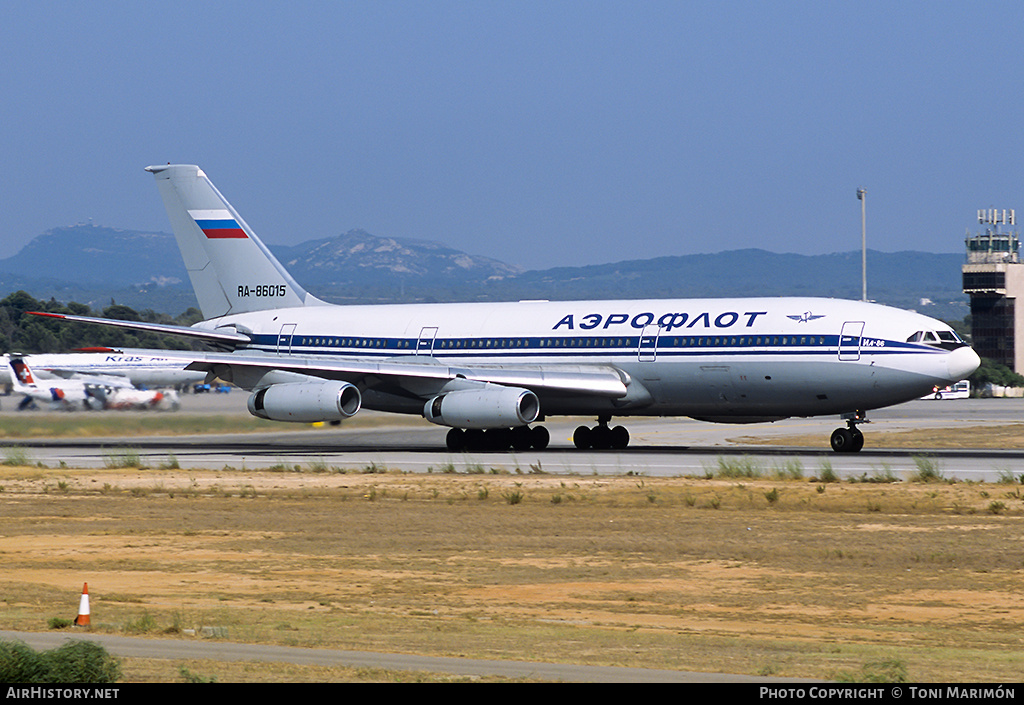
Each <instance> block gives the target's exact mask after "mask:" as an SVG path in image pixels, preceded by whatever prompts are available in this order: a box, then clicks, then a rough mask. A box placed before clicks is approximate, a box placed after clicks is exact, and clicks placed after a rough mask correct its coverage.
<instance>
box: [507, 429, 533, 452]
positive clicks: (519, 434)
mask: <svg viewBox="0 0 1024 705" xmlns="http://www.w3.org/2000/svg"><path fill="white" fill-rule="evenodd" d="M509 433H510V434H511V435H512V449H513V450H529V449H530V446H531V445H533V433H532V429H531V428H530V427H529V426H518V427H516V428H513V429H512V430H511V431H509Z"/></svg>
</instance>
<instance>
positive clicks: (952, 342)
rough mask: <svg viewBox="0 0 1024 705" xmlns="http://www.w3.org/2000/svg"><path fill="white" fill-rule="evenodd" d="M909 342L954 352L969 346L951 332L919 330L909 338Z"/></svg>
mask: <svg viewBox="0 0 1024 705" xmlns="http://www.w3.org/2000/svg"><path fill="white" fill-rule="evenodd" d="M907 342H908V343H924V344H925V345H934V346H935V347H938V348H943V349H945V350H953V349H955V348H959V347H962V346H964V345H966V344H967V343H965V342H964V341H963V340H961V339H960V336H959V335H957V334H956V333H955V332H954V331H951V330H940V331H931V330H919V331H917V332H916V333H914V334H913V335H912V336H910V337H909V338H907Z"/></svg>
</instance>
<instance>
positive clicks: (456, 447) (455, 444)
mask: <svg viewBox="0 0 1024 705" xmlns="http://www.w3.org/2000/svg"><path fill="white" fill-rule="evenodd" d="M445 443H446V444H447V445H448V450H450V451H455V452H459V451H463V450H465V449H466V432H465V431H463V430H462V429H461V428H452V429H449V431H448V435H447V436H445Z"/></svg>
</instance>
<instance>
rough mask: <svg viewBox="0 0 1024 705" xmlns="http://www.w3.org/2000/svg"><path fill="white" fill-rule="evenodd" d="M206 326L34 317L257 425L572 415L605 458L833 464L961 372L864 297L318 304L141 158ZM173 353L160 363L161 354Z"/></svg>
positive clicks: (490, 424)
mask: <svg viewBox="0 0 1024 705" xmlns="http://www.w3.org/2000/svg"><path fill="white" fill-rule="evenodd" d="M146 171H147V172H149V173H151V174H153V176H154V177H155V179H156V183H157V187H158V189H159V191H160V194H161V196H162V199H163V201H164V205H165V207H166V209H167V213H168V217H169V219H170V222H171V226H172V229H173V231H174V234H175V238H176V239H177V242H178V246H179V249H180V250H181V253H182V257H183V259H184V261H185V265H186V268H187V269H188V272H189V277H190V278H191V282H192V286H193V288H194V290H195V294H196V298H197V300H198V302H199V305H200V308H201V310H202V313H203V315H204V317H205V320H203V321H200V322H199V323H196V324H195V325H193V326H191V327H185V326H171V325H166V324H151V323H139V322H129V321H117V320H111V319H97V318H89V317H84V316H75V315H70V314H54V313H37V314H36V315H42V316H50V317H54V318H60V319H64V320H69V321H82V322H87V323H94V324H101V325H112V326H120V327H124V328H130V329H136V330H148V331H152V332H158V333H164V334H175V335H182V336H186V337H189V338H192V339H198V340H201V341H204V342H205V343H207V344H208V345H209V346H210V347H211V348H212V349H213V350H212V351H211V352H206V353H202V352H200V353H189V354H188V355H189V358H188V359H189V369H192V370H203V371H206V372H207V374H208V375H210V376H213V375H216V376H218V377H220V378H221V379H223V380H226V381H228V382H231V383H233V384H235V385H236V386H238V387H241V388H242V389H245V390H247V391H249V392H251V394H250V396H249V399H248V409H249V411H250V413H252V414H253V415H255V416H258V417H261V418H264V419H271V420H275V421H292V422H323V421H330V422H340V421H341V420H343V419H346V418H349V417H351V416H352V415H353V414H355V413H357V412H358V411H359V410H360V409H361V408H364V407H365V408H368V409H374V410H379V411H388V412H395V413H405V414H416V415H420V416H423V417H424V418H426V419H427V420H428V421H430V422H432V423H435V424H439V425H442V426H447V427H449V428H450V430H449V431H448V434H447V436H446V445H447V446H448V448H449V449H450V450H452V451H461V450H467V449H469V450H503V449H508V448H510V447H511V448H514V449H524V448H536V449H542V448H545V447H547V445H548V443H549V441H550V434H549V432H548V431H547V429H546V428H545V427H544V426H542V425H538V424H539V423H541V422H543V421H544V420H546V419H548V418H550V417H552V416H587V417H593V418H596V425H593V426H590V425H581V426H580V427H579V428H577V429H576V431H575V433H574V434H573V437H572V441H573V444H574V445H575V446H576V447H577V448H580V449H588V448H593V449H606V448H613V449H622V448H625V447H627V446H628V444H629V432H628V430H627V429H626V428H625V427H623V426H612V425H611V421H612V419H613V418H614V417H629V416H662V417H668V416H687V417H692V418H695V419H702V420H707V421H712V422H724V423H754V422H766V421H776V420H780V419H784V418H788V417H794V416H795V417H815V416H824V415H839V416H840V418H841V419H844V420H845V421H846V426H845V427H840V428H837V429H836V430H835V431H833V433H832V435H831V437H830V443H831V446H832V448H833V450H835V451H836V452H856V451H859V450H860V449H861V448H862V447H863V445H864V435H863V433H862V432H861V430H860V429H859V426H860V425H861V424H863V423H866V422H867V421H868V419H867V416H866V412H867V411H869V410H872V409H878V408H881V407H886V406H891V405H894V404H900V403H902V402H906V401H910V400H913V399H918V398H920V397H921V396H923V395H925V394H926V393H928V392H929V391H930V390H932V389H933V388H934V387H935V386H936V385H938V386H943V387H944V386H946V385H948V384H952V383H954V382H957V381H959V380H961V379H963V378H965V377H967V376H968V375H969V374H970V373H971V372H973V371H974V370H975V369H976V368H977V367H978V366H979V364H980V359H979V357H978V355H977V354H976V353H975V352H974V350H972V349H971V348H970V347H969V346H968V345H967V344H966V343H965V342H964V341H963V340H961V339H960V337H959V336H958V335H957V334H956V332H955V331H953V329H952V328H950V326H948V325H946V324H945V323H942V322H941V321H938V320H935V319H932V318H929V317H926V316H923V315H921V314H918V313H914V312H910V311H903V310H899V309H896V308H891V307H887V306H883V305H879V304H874V303H867V302H860V301H845V300H835V299H827V298H796V297H786V298H721V299H666V300H660V299H647V300H604V301H520V302H502V303H447V304H386V305H358V306H356V305H333V304H329V303H326V302H324V301H322V300H320V299H317V298H316V297H314V296H313V295H312V294H310V293H308V292H307V291H306V290H305V289H303V288H302V287H301V286H299V284H298V283H297V282H296V281H295V280H294V279H293V278H292V276H291V275H290V274H289V273H288V272H287V271H286V270H285V268H284V267H283V266H282V265H281V263H280V262H278V260H277V259H276V258H274V256H273V255H272V254H271V253H270V251H269V250H268V249H267V247H266V246H265V245H264V244H263V242H262V241H260V240H259V238H257V236H256V234H255V233H254V232H253V230H252V228H250V227H249V225H248V224H247V223H246V222H245V221H244V220H243V219H242V217H241V216H240V215H239V214H238V212H237V211H236V210H235V209H234V208H233V207H232V206H231V204H230V203H229V202H228V201H227V199H226V198H224V196H223V195H221V193H220V191H218V190H217V188H216V187H215V186H214V185H213V183H212V182H211V181H210V179H209V178H208V177H207V175H206V174H205V173H204V172H203V171H202V170H201V169H200V168H199V167H198V166H195V165H188V164H176V165H171V164H167V165H166V166H164V165H159V166H150V167H147V168H146ZM171 354H175V355H177V353H170V352H168V355H171Z"/></svg>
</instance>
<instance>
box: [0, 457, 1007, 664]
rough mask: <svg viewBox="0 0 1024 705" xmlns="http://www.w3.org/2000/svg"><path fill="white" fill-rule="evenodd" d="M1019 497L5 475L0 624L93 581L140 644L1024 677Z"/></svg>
mask: <svg viewBox="0 0 1024 705" xmlns="http://www.w3.org/2000/svg"><path fill="white" fill-rule="evenodd" d="M1022 489H1024V488H1021V486H1020V485H1019V484H1009V483H1007V484H970V483H947V482H933V483H923V482H922V483H912V482H900V483H870V484H869V483H848V482H843V483H838V482H836V483H824V482H817V481H812V479H811V478H800V479H792V478H786V479H783V478H764V477H761V478H741V479H735V478H733V479H729V478H721V477H719V478H711V479H707V478H643V477H630V476H625V477H597V476H557V477H556V476H546V475H539V474H526V475H507V474H506V475H498V474H473V475H468V474H432V475H409V474H403V473H400V472H388V473H383V474H380V473H377V474H374V473H360V474H342V473H339V472H331V471H318V472H314V471H311V470H307V471H302V472H253V471H234V470H230V469H225V470H221V471H202V472H200V471H183V470H175V469H142V470H139V469H130V468H129V469H116V470H115V469H111V470H105V471H89V472H85V471H76V470H70V469H47V468H17V467H2V468H0V490H2V491H0V509H2V514H3V521H2V524H0V565H2V566H3V574H2V575H0V589H2V595H3V602H2V607H0V627H2V628H5V629H19V630H43V629H47V628H48V622H49V620H51V619H52V618H55V617H56V618H73V617H74V616H75V613H76V611H77V607H78V601H79V593H80V592H81V587H82V583H86V582H87V583H88V584H89V591H90V596H91V605H92V615H91V619H92V623H93V628H94V629H100V630H105V631H111V632H118V633H124V634H149V635H163V636H165V637H166V638H175V639H191V638H204V636H203V634H204V633H205V634H211V633H212V634H213V636H212V637H209V636H207V637H205V638H227V639H230V640H232V641H253V642H260V643H280V644H289V645H300V646H312V647H324V648H338V649H351V650H373V651H390V652H403V653H423V654H430V655H449V656H467V657H476V658H498V659H501V658H507V659H517V660H539V661H568V662H575V663H584V664H601V665H622V666H636V667H648V668H668V669H678V670H694V671H711V672H721V673H744V674H761V675H778V676H796V677H807V678H853V679H856V680H864V679H867V678H870V677H873V676H875V671H877V670H879V669H881V670H885V669H886V668H890V669H891V667H892V664H897V670H900V669H902V671H901V672H905V674H906V677H907V678H908V679H909V680H911V681H918V682H925V681H931V682H943V681H945V682H977V681H981V682H1004V683H1005V682H1017V681H1019V680H1020V678H1021V674H1022V673H1024V649H1022V648H1021V646H1022V639H1024V637H1022V634H1024V631H1022V627H1024V605H1022V604H1021V602H1020V599H1019V595H1020V588H1021V580H1022V577H1024V548H1022V546H1024V544H1022V542H1021V539H1022V534H1024V523H1022V522H1024V492H1022ZM204 627H207V628H213V629H207V630H206V632H204V631H203V628H204ZM193 630H195V631H194V632H193ZM193 634H195V635H193ZM140 664H141V662H140ZM880 664H881V665H880ZM886 664H888V665H886ZM133 668H135V669H136V670H133ZM202 668H203V669H207V671H210V672H212V673H213V674H214V675H216V674H217V673H220V674H221V676H222V679H224V680H227V679H247V680H263V679H267V680H277V679H282V680H290V679H299V680H301V679H303V678H309V679H324V678H328V677H330V676H325V674H323V673H322V672H319V671H318V672H316V675H311V673H312V672H310V673H308V674H306V675H305V676H303V675H301V673H300V674H299V675H296V672H295V671H294V670H289V671H287V675H280V674H279V672H278V671H275V670H274V669H267V670H265V671H257V672H248V675H237V674H238V671H237V669H236V670H230V669H228V668H227V667H226V666H224V667H222V666H220V665H218V664H212V663H204V664H203V665H202ZM126 674H127V677H128V678H129V679H138V680H149V679H164V678H165V676H163V675H154V671H152V670H151V669H150V668H149V667H148V666H147V667H146V668H143V667H142V666H141V665H136V666H132V664H130V663H129V664H128V668H126ZM232 674H234V675H232ZM271 674H279V675H271ZM890 675H891V674H890ZM166 677H168V678H174V677H177V673H176V672H174V673H171V675H170V676H166ZM338 678H339V679H342V680H347V679H360V676H352V675H350V674H349V675H344V676H339V677H338ZM372 678H373V679H381V676H380V674H376V675H374V676H373V677H372Z"/></svg>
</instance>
